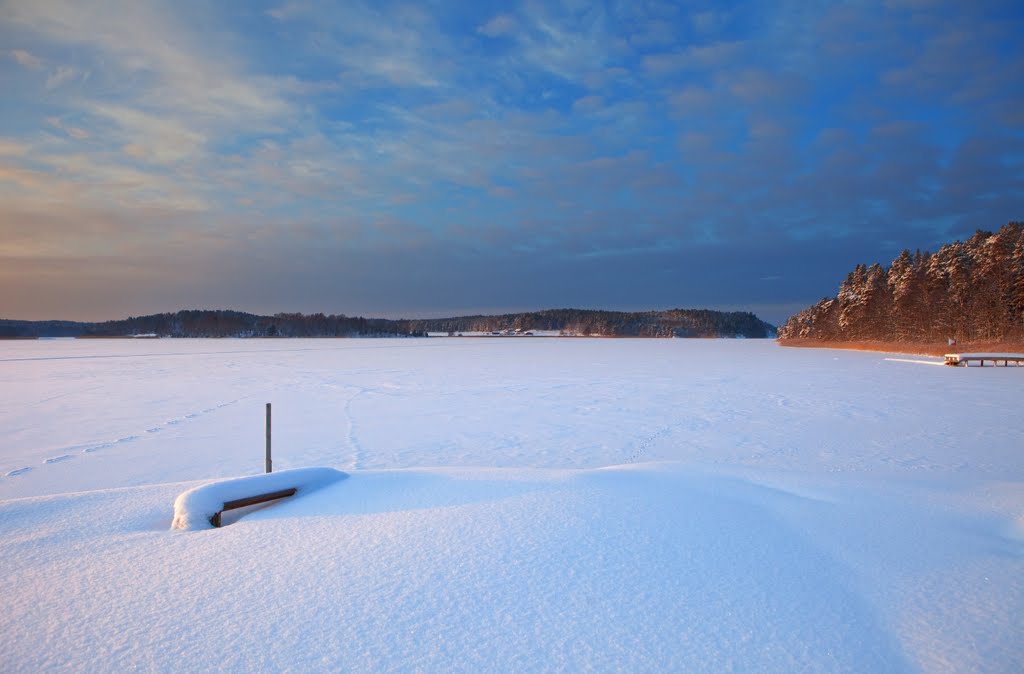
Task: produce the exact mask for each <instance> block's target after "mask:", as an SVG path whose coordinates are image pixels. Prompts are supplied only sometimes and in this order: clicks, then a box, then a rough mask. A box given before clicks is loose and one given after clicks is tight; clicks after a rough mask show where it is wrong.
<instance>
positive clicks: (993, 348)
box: [775, 338, 1024, 356]
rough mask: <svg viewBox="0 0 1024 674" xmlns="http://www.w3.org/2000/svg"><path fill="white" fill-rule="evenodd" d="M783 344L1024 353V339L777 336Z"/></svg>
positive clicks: (926, 351)
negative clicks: (952, 340) (951, 341)
mask: <svg viewBox="0 0 1024 674" xmlns="http://www.w3.org/2000/svg"><path fill="white" fill-rule="evenodd" d="M775 341H776V342H778V343H779V345H780V346H785V347H794V348H802V349H844V350H847V351H878V352H881V353H911V354H918V355H922V356H943V355H945V354H947V353H966V352H980V351H984V352H998V353H1002V352H1008V353H1009V352H1017V353H1022V352H1024V342H1019V341H1007V340H1002V341H971V342H957V343H956V344H954V345H952V346H950V345H949V344H948V343H946V342H885V341H876V340H864V341H835V342H832V341H823V340H818V339H800V338H797V339H777V340H775Z"/></svg>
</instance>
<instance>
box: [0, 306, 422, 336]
mask: <svg viewBox="0 0 1024 674" xmlns="http://www.w3.org/2000/svg"><path fill="white" fill-rule="evenodd" d="M146 334H152V335H157V336H159V337H408V336H412V337H422V336H425V333H421V332H417V331H416V329H415V328H413V327H412V326H411V325H410V322H409V321H391V320H387V319H383V318H360V317H351V316H344V315H338V316H335V315H330V316H326V315H324V314H290V313H282V314H275V315H273V316H257V315H255V314H248V313H244V312H241V311H226V310H188V311H178V312H175V313H165V314H153V315H150V316H137V317H135V316H133V317H131V318H126V319H123V320H117V321H104V322H102V323H77V322H72V321H11V320H0V337H125V336H129V335H146Z"/></svg>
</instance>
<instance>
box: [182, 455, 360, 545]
mask: <svg viewBox="0 0 1024 674" xmlns="http://www.w3.org/2000/svg"><path fill="white" fill-rule="evenodd" d="M346 477H348V474H347V473H343V472H341V471H340V470H335V469H334V468H297V469H295V470H283V471H279V472H277V473H265V474H263V475H251V476H249V477H238V478H234V479H230V480H222V481H220V482H212V483H210V484H204V485H202V486H199V487H195V488H193V489H189V490H188V491H186V492H183V493H182V494H181V495H179V496H178V498H177V499H175V500H174V521H173V522H171V528H172V529H186V530H190V529H212V528H213V525H212V524H210V518H211V517H213V515H214V514H216V513H218V512H220V511H221V510H223V509H224V504H225V503H227V502H228V501H234V500H237V499H243V498H247V497H250V496H256V495H258V494H267V493H270V492H274V491H280V490H282V489H293V488H294V489H295V490H296V493H295V495H296V496H299V495H300V494H307V493H309V492H311V491H313V490H315V489H318V488H320V487H323V486H326V485H328V484H331V483H333V482H337V481H339V480H344V479H345V478H346Z"/></svg>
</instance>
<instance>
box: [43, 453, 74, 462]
mask: <svg viewBox="0 0 1024 674" xmlns="http://www.w3.org/2000/svg"><path fill="white" fill-rule="evenodd" d="M73 458H75V457H73V456H71V455H70V454H61V455H60V456H55V457H53V458H50V459H46V460H45V461H43V463H60V462H61V461H67V460H68V459H73Z"/></svg>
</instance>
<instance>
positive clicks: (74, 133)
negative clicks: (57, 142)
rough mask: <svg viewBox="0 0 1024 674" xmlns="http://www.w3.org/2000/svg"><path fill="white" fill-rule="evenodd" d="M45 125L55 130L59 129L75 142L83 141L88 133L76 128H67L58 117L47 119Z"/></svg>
mask: <svg viewBox="0 0 1024 674" xmlns="http://www.w3.org/2000/svg"><path fill="white" fill-rule="evenodd" d="M46 123H47V124H49V125H50V126H52V127H53V128H55V129H60V130H61V131H63V132H64V133H66V134H67V135H69V136H71V137H72V138H74V139H75V140H85V139H86V138H88V137H89V133H88V132H87V131H85V130H83V129H80V128H78V127H77V126H69V125H67V124H65V123H64V122H62V121H61V119H60V118H59V117H47V118H46Z"/></svg>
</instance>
